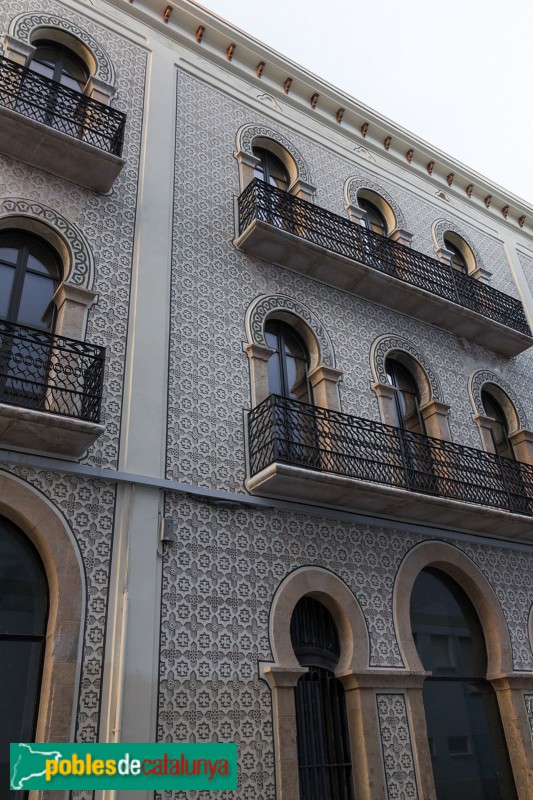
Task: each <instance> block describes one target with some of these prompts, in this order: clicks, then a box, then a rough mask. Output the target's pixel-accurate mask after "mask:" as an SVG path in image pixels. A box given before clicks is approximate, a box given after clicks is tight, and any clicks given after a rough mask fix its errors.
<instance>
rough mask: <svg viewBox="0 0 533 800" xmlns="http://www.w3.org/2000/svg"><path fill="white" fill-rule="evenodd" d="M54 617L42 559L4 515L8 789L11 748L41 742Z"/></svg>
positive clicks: (0, 629)
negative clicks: (50, 624)
mask: <svg viewBox="0 0 533 800" xmlns="http://www.w3.org/2000/svg"><path fill="white" fill-rule="evenodd" d="M47 617H48V584H47V580H46V575H45V571H44V568H43V565H42V563H41V559H40V558H39V555H38V553H37V551H36V550H35V548H34V547H33V545H32V544H31V543H30V541H29V540H28V539H27V538H26V536H25V535H24V534H23V533H22V532H21V531H20V530H18V528H16V527H15V526H14V525H12V524H11V522H9V521H8V520H7V519H4V518H3V517H0V720H1V721H2V724H1V725H0V785H1V786H3V787H4V791H3V792H2V796H3V797H6V798H9V800H25V799H26V798H27V796H28V792H25V791H9V792H8V791H7V787H8V786H9V745H10V743H11V742H32V741H33V740H34V738H35V727H36V722H37V710H38V704H39V694H40V682H41V671H42V664H43V656H44V648H45V635H46V624H47Z"/></svg>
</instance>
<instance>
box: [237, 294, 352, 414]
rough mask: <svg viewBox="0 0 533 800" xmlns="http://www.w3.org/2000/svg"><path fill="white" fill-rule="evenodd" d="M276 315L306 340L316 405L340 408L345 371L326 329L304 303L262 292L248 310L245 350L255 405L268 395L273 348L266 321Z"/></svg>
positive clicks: (310, 380) (336, 409) (276, 317)
mask: <svg viewBox="0 0 533 800" xmlns="http://www.w3.org/2000/svg"><path fill="white" fill-rule="evenodd" d="M271 319H277V320H280V321H281V322H285V323H286V324H287V325H289V326H290V327H292V328H293V329H294V330H295V331H296V332H297V333H298V334H299V336H300V338H301V339H302V340H303V343H304V344H305V346H306V348H307V352H308V354H309V371H308V373H307V377H308V380H309V383H310V386H311V388H312V390H313V402H314V405H316V406H319V407H321V408H328V409H330V410H332V411H340V410H341V407H340V396H339V386H338V384H339V381H340V380H341V378H342V375H343V373H342V371H341V370H339V369H337V368H336V366H335V355H334V351H333V346H332V343H331V340H330V338H329V335H328V333H327V332H326V329H325V328H324V326H323V325H322V323H321V322H320V321H319V320H318V318H317V317H316V316H315V315H314V314H313V313H312V312H311V311H310V310H309V309H308V308H306V307H305V306H304V305H302V304H301V303H299V302H298V301H296V300H293V299H292V298H290V297H286V296H285V295H261V296H259V297H257V298H256V299H255V300H254V301H253V302H252V303H251V304H250V306H249V307H248V310H247V312H246V321H245V325H246V335H247V340H248V341H247V342H246V343H245V344H244V350H245V352H246V354H247V355H248V358H249V360H250V384H251V401H252V408H255V407H256V406H258V405H259V404H260V403H262V402H263V400H266V398H267V397H268V396H269V394H270V392H269V388H268V361H269V359H270V357H271V356H273V355H274V352H275V351H274V350H273V349H272V348H271V347H268V346H267V343H266V339H265V324H266V322H267V321H268V320H271Z"/></svg>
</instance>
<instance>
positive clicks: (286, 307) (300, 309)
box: [246, 295, 335, 367]
mask: <svg viewBox="0 0 533 800" xmlns="http://www.w3.org/2000/svg"><path fill="white" fill-rule="evenodd" d="M276 311H288V312H289V313H290V314H294V315H295V316H296V317H300V319H303V320H304V322H306V323H307V324H308V325H309V327H310V328H311V330H312V331H313V333H314V335H315V337H316V339H317V342H318V344H319V347H320V361H321V363H322V364H325V365H326V366H327V367H334V366H335V358H334V355H333V347H332V345H331V340H330V338H329V336H328V334H327V332H326V331H325V330H324V327H323V326H322V324H321V323H320V321H319V320H318V319H317V318H316V317H315V315H314V314H313V313H312V312H311V311H309V309H308V308H306V306H304V305H302V304H301V303H298V302H297V301H295V300H293V299H292V298H290V297H283V296H282V295H272V296H270V297H267V296H264V297H258V298H257V300H255V301H254V302H253V303H252V305H251V306H250V308H249V309H248V311H247V312H246V329H247V333H248V338H249V340H250V341H251V342H255V343H256V344H261V345H263V346H266V339H265V321H266V319H267V317H268V316H270V315H271V314H273V313H274V312H276Z"/></svg>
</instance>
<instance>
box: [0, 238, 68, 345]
mask: <svg viewBox="0 0 533 800" xmlns="http://www.w3.org/2000/svg"><path fill="white" fill-rule="evenodd" d="M60 273H61V262H60V259H59V256H58V255H57V253H56V252H55V251H54V250H53V249H52V248H51V247H50V246H49V245H48V243H47V242H45V241H44V240H43V239H41V238H40V237H38V236H35V235H33V234H31V233H27V232H26V231H12V230H11V231H9V230H8V231H4V232H2V233H0V318H1V319H5V320H7V321H8V322H15V323H20V324H21V325H28V326H30V327H32V328H39V329H40V330H44V331H49V330H52V327H53V322H54V313H53V312H54V303H53V296H54V293H55V291H56V289H57V287H58V284H59V280H60ZM2 288H5V290H6V291H5V293H4V292H2V291H1V289H2Z"/></svg>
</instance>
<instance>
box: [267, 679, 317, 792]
mask: <svg viewBox="0 0 533 800" xmlns="http://www.w3.org/2000/svg"><path fill="white" fill-rule="evenodd" d="M307 671H308V670H307V667H289V668H285V667H277V666H275V665H271V664H268V665H265V666H264V667H263V669H262V676H263V678H264V679H265V680H266V682H267V683H268V685H269V686H270V689H271V691H272V711H273V717H274V719H273V721H274V750H275V753H276V786H277V790H278V791H277V795H276V796H277V798H278V800H299V798H300V778H299V774H298V746H297V741H296V703H295V699H294V687H295V686H296V684H297V683H298V680H299V679H300V677H301V676H302V675H305V673H306V672H307Z"/></svg>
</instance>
